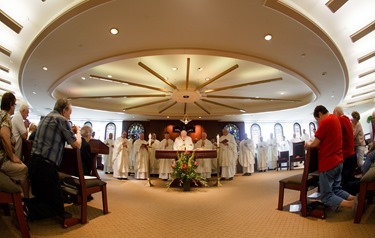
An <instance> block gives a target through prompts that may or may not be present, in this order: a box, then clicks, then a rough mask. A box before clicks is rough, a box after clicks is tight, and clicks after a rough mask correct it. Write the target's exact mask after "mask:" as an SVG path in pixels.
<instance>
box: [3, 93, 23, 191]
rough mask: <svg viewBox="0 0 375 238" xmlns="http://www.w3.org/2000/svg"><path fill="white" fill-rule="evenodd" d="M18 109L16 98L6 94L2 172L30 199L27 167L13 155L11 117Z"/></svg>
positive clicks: (4, 96) (4, 101)
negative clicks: (19, 186) (17, 184)
mask: <svg viewBox="0 0 375 238" xmlns="http://www.w3.org/2000/svg"><path fill="white" fill-rule="evenodd" d="M15 108H16V97H15V96H14V95H13V93H11V92H6V93H4V94H3V96H2V98H1V111H0V138H1V143H0V171H2V172H3V173H5V174H6V175H8V177H10V178H11V179H12V180H13V181H16V182H17V183H19V184H20V185H21V187H22V192H23V196H24V197H25V198H28V197H29V179H28V169H27V166H26V165H25V164H24V163H22V161H21V159H20V158H19V157H18V156H17V155H16V154H14V153H13V146H12V142H11V139H12V123H11V122H10V116H11V115H13V114H14V109H15Z"/></svg>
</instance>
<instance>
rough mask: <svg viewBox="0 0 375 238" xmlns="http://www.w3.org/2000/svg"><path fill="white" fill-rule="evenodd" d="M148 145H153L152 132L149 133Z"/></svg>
mask: <svg viewBox="0 0 375 238" xmlns="http://www.w3.org/2000/svg"><path fill="white" fill-rule="evenodd" d="M148 145H149V146H151V133H149V134H148Z"/></svg>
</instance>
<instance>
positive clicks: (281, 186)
mask: <svg viewBox="0 0 375 238" xmlns="http://www.w3.org/2000/svg"><path fill="white" fill-rule="evenodd" d="M283 205H284V183H282V182H279V204H278V206H277V209H278V210H280V211H282V210H283Z"/></svg>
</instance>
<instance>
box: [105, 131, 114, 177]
mask: <svg viewBox="0 0 375 238" xmlns="http://www.w3.org/2000/svg"><path fill="white" fill-rule="evenodd" d="M104 144H105V145H106V146H108V148H109V152H108V155H104V173H106V174H111V173H113V168H112V157H113V148H114V147H115V140H114V139H113V133H109V134H108V139H105V140H104Z"/></svg>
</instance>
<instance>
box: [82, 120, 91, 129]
mask: <svg viewBox="0 0 375 238" xmlns="http://www.w3.org/2000/svg"><path fill="white" fill-rule="evenodd" d="M83 125H84V126H90V127H91V128H92V123H91V121H87V122H85V123H83Z"/></svg>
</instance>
